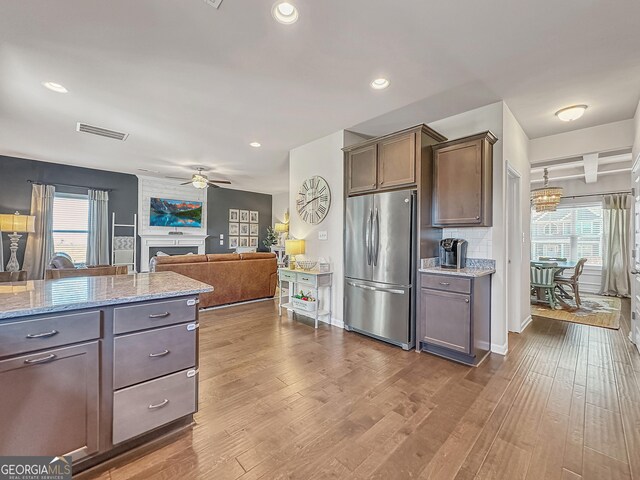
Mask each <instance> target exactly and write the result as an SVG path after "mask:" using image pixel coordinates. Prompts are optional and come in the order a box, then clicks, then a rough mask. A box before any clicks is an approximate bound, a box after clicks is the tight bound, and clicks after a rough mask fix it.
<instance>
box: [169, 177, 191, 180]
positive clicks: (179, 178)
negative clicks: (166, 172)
mask: <svg viewBox="0 0 640 480" xmlns="http://www.w3.org/2000/svg"><path fill="white" fill-rule="evenodd" d="M164 178H170V179H172V180H189V179H188V178H184V177H164Z"/></svg>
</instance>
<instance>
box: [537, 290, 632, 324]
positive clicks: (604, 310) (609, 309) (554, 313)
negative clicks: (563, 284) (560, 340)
mask: <svg viewBox="0 0 640 480" xmlns="http://www.w3.org/2000/svg"><path fill="white" fill-rule="evenodd" d="M581 297H582V298H581V300H582V305H581V306H580V307H576V304H575V302H574V301H573V300H564V302H565V303H566V305H563V308H562V309H561V310H554V309H552V308H551V307H550V306H549V305H531V315H533V316H537V317H545V318H553V319H556V320H563V321H565V322H573V323H582V324H584V325H593V326H594V327H604V328H612V329H614V330H617V329H619V328H620V308H621V305H622V303H621V302H620V299H619V298H617V297H601V296H598V295H584V294H583V295H581Z"/></svg>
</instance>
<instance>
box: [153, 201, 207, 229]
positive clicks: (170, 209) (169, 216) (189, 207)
mask: <svg viewBox="0 0 640 480" xmlns="http://www.w3.org/2000/svg"><path fill="white" fill-rule="evenodd" d="M149 218H150V221H149V224H150V225H151V226H152V227H195V228H200V227H201V226H202V202H191V201H188V200H169V199H166V198H152V199H151V214H150V215H149Z"/></svg>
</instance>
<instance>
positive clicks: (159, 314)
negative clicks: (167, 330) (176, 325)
mask: <svg viewBox="0 0 640 480" xmlns="http://www.w3.org/2000/svg"><path fill="white" fill-rule="evenodd" d="M169 315H171V314H170V313H169V312H164V313H151V314H149V318H165V317H168V316H169Z"/></svg>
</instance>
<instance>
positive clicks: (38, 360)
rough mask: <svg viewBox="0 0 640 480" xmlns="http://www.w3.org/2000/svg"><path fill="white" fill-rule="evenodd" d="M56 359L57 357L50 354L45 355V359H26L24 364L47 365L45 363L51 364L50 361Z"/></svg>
mask: <svg viewBox="0 0 640 480" xmlns="http://www.w3.org/2000/svg"><path fill="white" fill-rule="evenodd" d="M56 358H57V355H56V354H55V353H52V354H50V355H47V356H46V357H40V358H27V359H26V360H25V361H24V363H26V364H27V365H33V364H36V363H47V362H51V361H52V360H55V359H56Z"/></svg>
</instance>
